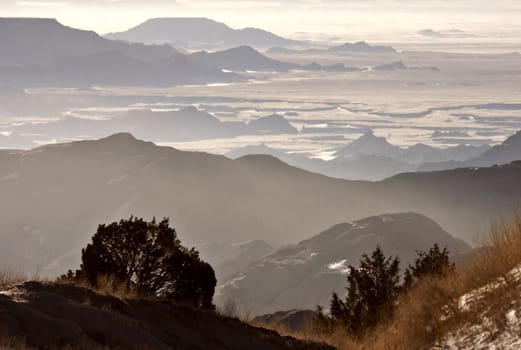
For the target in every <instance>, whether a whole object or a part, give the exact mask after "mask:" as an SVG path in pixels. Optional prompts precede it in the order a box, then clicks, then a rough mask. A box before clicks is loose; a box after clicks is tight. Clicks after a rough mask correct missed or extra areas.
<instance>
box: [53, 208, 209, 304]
mask: <svg viewBox="0 0 521 350" xmlns="http://www.w3.org/2000/svg"><path fill="white" fill-rule="evenodd" d="M81 259H82V263H81V266H80V269H79V270H77V271H76V272H72V271H69V272H68V273H67V274H66V275H64V276H62V277H61V278H60V280H61V281H73V282H75V283H77V284H83V285H87V286H90V287H93V288H95V289H98V290H99V289H105V290H107V289H108V290H109V291H113V292H119V293H120V294H121V293H123V294H126V295H128V294H131V295H132V294H133V295H135V296H138V297H146V296H154V297H160V298H167V299H173V300H176V301H178V302H183V303H187V304H189V305H192V306H195V307H201V308H206V309H208V308H213V304H212V298H213V294H214V290H215V285H216V283H217V280H216V278H215V274H214V271H213V269H212V267H211V266H210V265H209V264H207V263H206V262H204V261H202V260H201V259H200V258H199V253H198V252H197V251H196V250H195V249H193V248H192V249H188V248H186V247H184V246H182V245H181V241H180V240H179V239H178V238H177V233H176V231H175V229H173V228H171V227H170V226H169V220H168V219H163V220H162V221H160V222H156V220H155V219H153V220H152V221H151V222H146V221H145V220H143V219H140V218H135V217H130V219H126V220H121V221H119V222H114V223H111V224H109V225H100V226H99V227H98V230H97V232H96V234H95V235H94V236H93V237H92V243H90V244H88V245H87V247H86V248H85V249H83V250H82V258H81ZM115 294H117V293H115Z"/></svg>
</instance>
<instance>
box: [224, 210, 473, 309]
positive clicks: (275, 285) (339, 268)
mask: <svg viewBox="0 0 521 350" xmlns="http://www.w3.org/2000/svg"><path fill="white" fill-rule="evenodd" d="M435 243H437V244H438V245H439V246H440V247H447V248H448V249H449V251H450V252H452V253H453V254H461V253H464V252H466V251H467V250H469V249H470V247H469V246H468V245H467V244H466V243H464V242H463V241H461V240H457V239H455V238H453V237H452V236H451V235H450V234H449V233H447V232H446V231H444V230H443V229H442V228H441V227H440V226H439V225H437V224H436V223H435V222H434V221H432V220H430V219H428V218H426V217H425V216H422V215H418V214H413V213H406V214H394V215H379V216H374V217H370V218H365V219H361V220H357V221H354V222H352V223H343V224H338V225H335V226H333V227H331V228H329V229H328V230H326V231H324V232H322V233H320V234H318V235H316V236H314V237H312V238H310V239H308V240H305V241H302V242H300V243H298V244H296V245H292V246H287V247H283V248H281V249H279V250H278V251H276V252H275V253H273V254H271V255H268V256H266V257H264V258H262V259H260V260H259V261H257V262H255V263H252V264H251V265H250V266H248V267H247V268H245V269H243V270H242V271H240V272H239V273H238V274H236V275H234V276H230V277H229V278H228V279H226V280H225V281H224V282H222V283H221V284H220V286H219V287H218V288H217V293H216V302H217V303H218V304H219V303H220V304H223V303H225V302H226V300H234V301H235V302H236V303H237V304H238V305H241V307H243V308H245V309H248V310H250V311H251V312H252V313H253V314H256V315H258V314H263V313H271V312H275V311H278V310H290V309H294V308H307V309H314V308H315V307H316V305H322V306H324V307H325V308H327V307H328V305H329V301H330V299H331V294H332V293H333V292H336V293H338V294H339V295H343V294H344V290H345V287H346V276H347V274H348V266H349V265H353V266H355V267H356V266H357V265H358V261H359V259H360V258H361V255H362V254H363V253H366V254H370V253H372V251H373V250H374V249H375V248H376V247H377V246H380V247H381V248H382V250H383V251H384V252H385V254H386V255H387V256H389V255H393V256H398V257H399V258H400V260H401V262H402V268H405V267H406V266H407V264H409V263H412V262H413V261H414V258H415V257H416V251H418V250H421V251H426V250H428V249H429V248H431V247H432V246H433V245H434V244H435ZM453 257H454V255H453ZM402 271H403V270H402Z"/></svg>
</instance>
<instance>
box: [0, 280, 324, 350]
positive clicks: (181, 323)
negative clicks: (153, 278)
mask: <svg viewBox="0 0 521 350" xmlns="http://www.w3.org/2000/svg"><path fill="white" fill-rule="evenodd" d="M0 324H1V325H2V327H1V329H0V347H2V348H3V345H4V344H2V341H3V339H19V340H20V341H22V342H24V343H26V344H27V345H28V346H31V347H34V348H41V349H55V348H56V349H58V348H59V349H63V348H71V347H72V348H74V349H107V348H111V349H194V350H196V349H201V350H203V349H223V350H224V349H237V350H238V349H246V348H247V349H259V350H261V349H262V350H265V349H266V350H270V349H274V350H275V349H281V350H282V349H317V350H319V349H323V350H330V349H333V348H332V347H330V346H327V345H322V344H316V343H310V342H304V341H300V340H296V339H293V338H290V337H282V336H280V335H279V334H277V333H276V332H273V331H268V330H265V329H262V328H256V327H252V326H250V325H248V324H246V323H242V322H240V321H239V320H236V319H230V318H225V317H220V316H218V315H216V314H215V313H213V312H209V311H202V310H195V309H191V308H188V307H183V306H181V305H177V304H175V303H172V302H167V301H157V300H139V299H123V300H122V299H118V298H116V297H113V296H109V295H101V294H98V293H95V292H93V291H91V290H89V289H84V288H80V287H76V286H74V285H65V284H50V283H48V284H45V283H39V282H25V283H23V284H20V285H17V286H13V287H11V288H7V289H4V290H0Z"/></svg>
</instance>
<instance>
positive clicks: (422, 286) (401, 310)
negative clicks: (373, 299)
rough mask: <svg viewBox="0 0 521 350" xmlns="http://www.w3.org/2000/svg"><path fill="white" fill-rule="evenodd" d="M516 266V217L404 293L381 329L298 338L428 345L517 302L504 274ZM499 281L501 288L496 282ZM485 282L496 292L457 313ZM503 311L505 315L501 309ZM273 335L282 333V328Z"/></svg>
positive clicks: (519, 234)
mask: <svg viewBox="0 0 521 350" xmlns="http://www.w3.org/2000/svg"><path fill="white" fill-rule="evenodd" d="M520 263H521V214H518V215H516V216H515V217H514V218H513V220H511V221H509V222H500V223H497V224H495V225H494V226H493V227H492V229H491V231H490V234H489V235H488V237H487V238H486V239H485V240H484V241H483V242H482V244H481V249H479V250H477V251H476V252H475V253H474V254H473V255H472V256H471V257H470V258H469V259H468V261H467V262H465V263H464V264H463V265H461V266H458V268H457V270H456V271H455V272H453V273H451V274H449V275H448V276H446V277H443V278H427V279H424V280H422V281H420V282H419V283H417V285H416V286H415V287H414V288H413V289H412V290H411V291H409V292H408V293H407V295H405V296H404V297H403V298H402V299H401V300H400V304H399V306H398V307H397V309H396V312H395V314H394V316H393V318H392V320H390V322H389V323H388V324H386V325H383V326H381V327H379V328H377V329H375V330H374V331H372V332H371V333H370V334H368V335H367V336H366V337H364V338H363V339H361V340H359V339H350V337H349V336H348V335H346V333H345V332H344V331H343V330H341V329H337V330H334V331H332V332H331V333H329V334H320V333H318V332H316V331H315V330H314V329H312V327H310V329H309V330H306V331H303V332H300V333H298V334H289V335H292V336H295V337H298V338H301V339H306V340H314V341H323V342H326V343H328V344H331V345H333V346H335V347H337V348H338V349H339V350H355V349H356V350H409V349H424V348H429V347H430V346H432V345H433V344H434V343H435V342H436V341H437V340H440V339H441V338H443V336H445V335H447V334H448V333H449V332H451V331H454V330H456V329H458V328H461V327H462V326H463V325H464V324H466V323H467V322H472V321H474V322H475V321H478V322H479V320H480V317H482V316H483V315H487V316H490V317H493V314H494V313H496V314H497V313H498V310H502V309H503V308H505V305H507V306H508V305H511V303H512V300H513V299H514V300H515V299H516V298H519V289H521V288H520V286H519V284H521V282H520V281H516V280H513V279H512V276H511V275H509V272H510V271H511V270H512V269H514V268H515V267H517V266H519V265H520ZM498 281H499V282H500V283H498ZM489 283H495V285H496V286H497V288H495V289H492V290H490V291H486V292H484V293H483V294H482V296H481V298H480V299H479V301H476V302H475V303H474V304H473V307H472V308H471V309H470V310H462V309H461V308H460V307H459V305H458V303H459V300H460V297H461V296H462V295H465V294H467V293H469V292H471V291H473V290H476V289H478V288H480V287H483V286H485V285H487V284H489ZM503 311H505V310H503ZM276 330H277V331H279V332H281V333H283V334H287V332H285V330H284V329H276Z"/></svg>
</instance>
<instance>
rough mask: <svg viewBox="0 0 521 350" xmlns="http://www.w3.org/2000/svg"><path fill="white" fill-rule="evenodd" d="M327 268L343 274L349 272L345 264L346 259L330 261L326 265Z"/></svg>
mask: <svg viewBox="0 0 521 350" xmlns="http://www.w3.org/2000/svg"><path fill="white" fill-rule="evenodd" d="M327 268H328V269H329V270H331V271H335V272H339V273H341V274H343V275H346V274H348V273H349V267H348V266H347V260H346V259H344V260H340V261H337V262H334V263H331V264H329V265H328V266H327Z"/></svg>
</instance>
